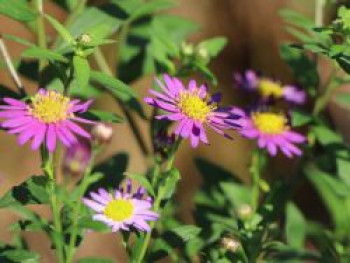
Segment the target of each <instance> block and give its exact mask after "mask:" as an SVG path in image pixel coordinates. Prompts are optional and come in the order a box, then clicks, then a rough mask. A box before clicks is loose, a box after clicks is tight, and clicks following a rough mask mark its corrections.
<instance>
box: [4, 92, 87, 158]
mask: <svg viewBox="0 0 350 263" xmlns="http://www.w3.org/2000/svg"><path fill="white" fill-rule="evenodd" d="M3 101H4V102H5V103H6V104H7V105H1V106H0V110H1V111H0V118H4V119H6V120H5V121H2V123H1V127H2V128H6V129H7V130H8V133H10V134H18V143H19V144H20V145H23V144H24V143H26V142H27V141H29V140H32V146H31V148H32V150H36V149H38V148H39V147H40V145H41V144H43V143H44V142H45V145H46V147H47V149H48V150H49V151H50V152H53V151H54V150H55V149H56V141H57V139H58V140H59V141H60V142H62V143H63V144H64V145H65V146H67V147H69V146H71V145H72V144H74V143H76V142H77V138H76V135H79V136H82V137H85V138H90V134H89V133H87V132H86V131H85V130H84V129H82V128H81V127H80V126H79V125H77V124H76V122H81V123H88V124H91V123H93V122H91V121H89V120H86V119H83V118H80V117H78V116H76V114H77V113H83V112H85V111H87V109H88V108H89V106H90V104H91V101H87V102H85V103H81V102H80V101H79V100H70V98H68V97H65V96H63V95H62V94H60V93H58V92H56V91H46V90H44V89H40V90H39V92H38V93H37V94H36V95H34V96H33V97H32V98H31V99H30V102H29V103H25V102H23V101H20V100H16V99H12V98H4V99H3Z"/></svg>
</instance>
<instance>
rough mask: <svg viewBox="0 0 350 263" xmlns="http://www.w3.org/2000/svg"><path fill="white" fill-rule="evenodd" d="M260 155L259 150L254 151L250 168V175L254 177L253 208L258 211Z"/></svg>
mask: <svg viewBox="0 0 350 263" xmlns="http://www.w3.org/2000/svg"><path fill="white" fill-rule="evenodd" d="M260 166H261V164H260V153H259V150H255V151H253V154H252V164H251V167H250V173H251V175H252V201H251V202H252V203H251V205H252V208H253V211H256V209H257V208H258V203H259V196H260Z"/></svg>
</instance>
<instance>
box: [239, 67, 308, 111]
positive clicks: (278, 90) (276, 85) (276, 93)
mask: <svg viewBox="0 0 350 263" xmlns="http://www.w3.org/2000/svg"><path fill="white" fill-rule="evenodd" d="M234 79H235V82H236V83H237V85H238V87H239V88H242V89H244V90H247V91H255V92H257V93H258V94H259V95H260V96H261V97H262V98H263V99H264V100H267V99H269V98H274V99H284V100H285V101H287V102H290V103H294V104H298V105H302V104H304V103H305V102H306V92H305V91H303V90H300V89H298V88H296V87H295V86H292V85H282V84H281V83H280V82H278V81H275V80H272V79H270V78H266V77H259V76H258V75H257V74H256V73H255V72H254V71H252V70H247V71H246V72H245V73H244V74H239V73H235V74H234Z"/></svg>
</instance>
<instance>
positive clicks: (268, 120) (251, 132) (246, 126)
mask: <svg viewBox="0 0 350 263" xmlns="http://www.w3.org/2000/svg"><path fill="white" fill-rule="evenodd" d="M232 112H233V113H235V114H237V115H240V116H241V117H242V118H241V119H239V124H240V125H241V128H240V130H239V133H240V134H241V135H243V136H244V137H246V138H249V139H257V141H258V147H259V148H261V149H267V151H268V152H269V154H270V155H271V156H275V155H276V154H277V151H278V149H280V150H281V151H282V152H283V153H284V154H285V155H286V156H287V157H289V158H291V157H293V156H294V155H297V156H300V155H302V151H301V150H300V149H299V148H298V147H297V146H296V144H300V143H304V142H305V141H306V138H305V137H304V136H303V135H301V134H299V133H296V132H294V131H292V130H291V129H290V126H289V124H288V119H287V117H286V115H285V114H283V113H276V112H272V111H255V112H254V111H253V112H251V113H250V114H247V113H246V112H245V111H243V110H241V109H238V108H233V109H232Z"/></svg>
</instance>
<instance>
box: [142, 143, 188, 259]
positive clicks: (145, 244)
mask: <svg viewBox="0 0 350 263" xmlns="http://www.w3.org/2000/svg"><path fill="white" fill-rule="evenodd" d="M181 141H182V139H181V138H179V139H178V140H177V141H176V143H175V145H174V147H173V149H172V151H171V155H170V157H169V160H168V163H167V165H166V170H165V172H168V171H170V170H171V169H172V167H173V165H174V161H175V155H176V152H177V150H178V148H179V146H180V144H181ZM153 176H154V175H153ZM164 195H165V188H164V185H160V186H159V190H158V193H157V197H156V199H155V201H154V204H153V210H154V211H155V212H158V213H160V203H161V201H162V199H163V196H164ZM155 224H156V221H152V222H151V223H150V224H149V226H150V228H151V231H149V232H147V234H146V237H145V240H144V242H143V244H142V248H141V252H140V254H139V256H138V258H137V260H136V263H142V262H143V259H144V257H145V255H146V252H147V248H148V245H149V243H150V241H151V236H152V231H153V229H154V227H155Z"/></svg>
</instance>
